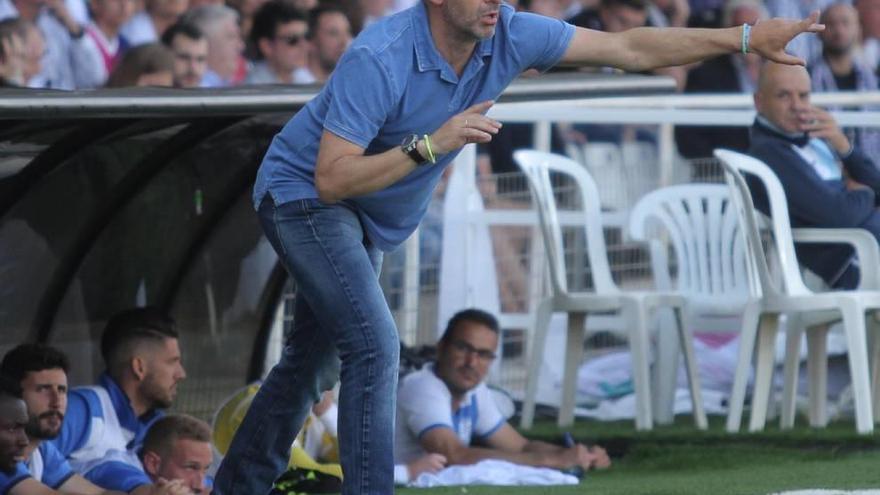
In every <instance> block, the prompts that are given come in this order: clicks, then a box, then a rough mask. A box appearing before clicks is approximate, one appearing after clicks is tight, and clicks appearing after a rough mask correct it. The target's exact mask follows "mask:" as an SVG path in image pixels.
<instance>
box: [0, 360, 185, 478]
mask: <svg viewBox="0 0 880 495" xmlns="http://www.w3.org/2000/svg"><path fill="white" fill-rule="evenodd" d="M69 367H70V366H69V363H68V360H67V356H65V355H64V354H63V353H62V352H60V351H58V350H57V349H54V348H52V347H49V346H46V345H42V344H22V345H19V346H18V347H16V348H14V349H12V350H11V351H9V352H8V353H7V354H6V356H4V357H3V362H2V364H0V374H2V375H3V376H4V377H6V378H9V379H12V380H13V381H15V382H16V383H18V384H19V385H20V387H21V391H22V398H23V400H24V402H25V405H26V406H27V416H28V421H27V425H26V426H25V432H26V433H27V438H28V446H27V447H26V448H25V451H24V454H23V457H24V459H25V461H24V462H23V463H22V465H23V467H24V470H23V471H22V472H23V473H24V474H26V475H27V477H28V478H26V479H22V480H19V481H20V482H19V481H16V480H15V479H14V478H15V477H8V478H7V477H4V475H3V473H0V493H3V494H9V495H19V494H20V495H34V494H42V495H49V494H51V493H56V492H55V491H53V490H57V491H58V492H61V493H77V494H80V495H98V494H103V493H107V492H106V491H105V490H104V489H103V488H100V487H99V486H97V485H95V484H93V483H91V482H90V481H88V480H86V479H85V478H83V477H82V476H80V475H79V474H78V473H75V472H74V471H73V469H72V468H71V467H70V464H69V463H68V462H67V460H66V459H65V458H64V456H63V455H62V454H61V453H60V452H59V451H58V449H57V448H56V447H55V445H54V443H52V442H50V441H49V440H52V439H54V438H56V437H57V436H58V434H59V432H60V430H61V426H62V424H63V423H64V415H65V412H66V408H67V371H68V369H69ZM13 484H14V485H15V486H12V485H13ZM177 485H178V484H174V485H171V487H167V486H165V483H164V482H163V483H161V484H157V485H155V486H154V485H152V483H151V482H150V480H149V479H147V480H146V483H141V484H138V485H134V486H131V487H129V489H126V490H124V491H125V492H126V493H132V494H135V495H151V494H155V493H180V494H184V493H186V492H185V491H183V489H182V488H180V487H178V486H177ZM49 489H51V490H49ZM10 490H11V491H10ZM114 493H116V492H114Z"/></svg>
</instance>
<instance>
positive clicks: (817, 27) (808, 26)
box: [800, 10, 825, 33]
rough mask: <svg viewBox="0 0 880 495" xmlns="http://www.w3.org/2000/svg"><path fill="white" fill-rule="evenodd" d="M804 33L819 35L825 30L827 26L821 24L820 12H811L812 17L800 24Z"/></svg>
mask: <svg viewBox="0 0 880 495" xmlns="http://www.w3.org/2000/svg"><path fill="white" fill-rule="evenodd" d="M800 27H801V30H802V31H806V32H808V33H819V32H822V31H824V30H825V24H819V11H818V10H814V11H812V12H810V16H809V17H807V18H806V19H804V20H802V21H801V22H800Z"/></svg>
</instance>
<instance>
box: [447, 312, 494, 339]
mask: <svg viewBox="0 0 880 495" xmlns="http://www.w3.org/2000/svg"><path fill="white" fill-rule="evenodd" d="M466 321H469V322H472V323H478V324H480V325H483V326H485V327H487V328H489V330H492V331H493V332H495V333H499V332H500V331H501V327H500V326H499V325H498V319H497V318H495V317H494V316H492V313H489V312H488V311H483V310H482V309H477V308H470V309H463V310H461V311H459V312H458V313H455V314H454V315H453V316H452V318H450V319H449V323H447V324H446V330H444V331H443V336H442V337H440V342H448V341H449V339H450V338H452V333H453V332H454V331H455V329H456V328H457V327H458V325H459V324H461V323H463V322H466Z"/></svg>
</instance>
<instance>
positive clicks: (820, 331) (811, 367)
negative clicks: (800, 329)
mask: <svg viewBox="0 0 880 495" xmlns="http://www.w3.org/2000/svg"><path fill="white" fill-rule="evenodd" d="M830 328H831V325H827V324H826V325H818V326H816V327H813V328H809V329H807V355H808V358H807V375H808V376H809V378H810V426H813V427H816V428H824V427H826V426H828V330H829V329H830Z"/></svg>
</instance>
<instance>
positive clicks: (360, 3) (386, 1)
mask: <svg viewBox="0 0 880 495" xmlns="http://www.w3.org/2000/svg"><path fill="white" fill-rule="evenodd" d="M393 8H394V0H357V3H356V8H355V12H356V13H357V14H358V17H357V20H358V22H357V23H356V24H357V26H358V28H359V29H358V31H361V30H363V29H366V28H367V27H369V26H370V24H372V23H374V22H376V21H378V20H379V19H381V18H383V17H385V16H386V15H388V14H391V13H392V11H393Z"/></svg>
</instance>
